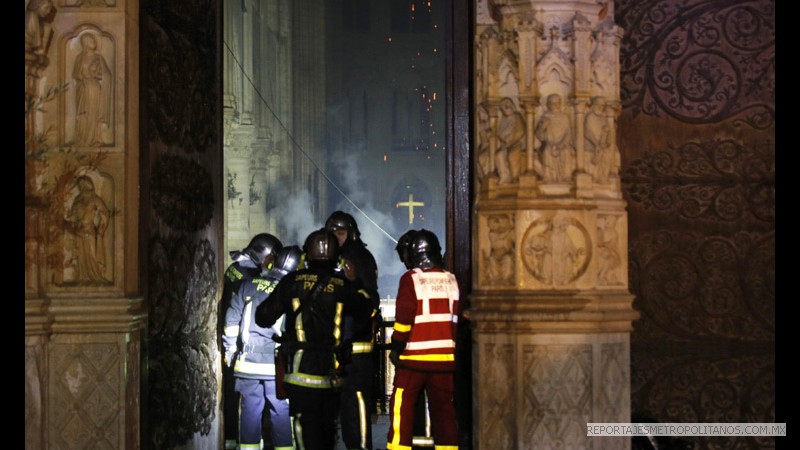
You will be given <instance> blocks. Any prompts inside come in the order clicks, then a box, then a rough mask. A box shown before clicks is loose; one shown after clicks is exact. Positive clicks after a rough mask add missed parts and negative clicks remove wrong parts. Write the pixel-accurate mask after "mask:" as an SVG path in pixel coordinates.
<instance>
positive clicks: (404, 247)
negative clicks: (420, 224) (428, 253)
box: [394, 230, 417, 269]
mask: <svg viewBox="0 0 800 450" xmlns="http://www.w3.org/2000/svg"><path fill="white" fill-rule="evenodd" d="M416 232H417V230H408V231H406V232H405V234H403V235H402V236H400V239H398V240H397V246H395V248H394V249H395V250H397V256H399V257H400V261H402V262H403V264H405V266H406V269H411V268H412V267H414V263H413V262H412V261H411V254H410V250H411V238H413V237H414V234H415V233H416Z"/></svg>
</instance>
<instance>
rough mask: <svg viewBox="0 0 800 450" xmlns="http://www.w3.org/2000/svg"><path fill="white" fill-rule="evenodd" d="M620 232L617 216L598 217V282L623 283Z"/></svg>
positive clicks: (606, 283) (603, 283)
mask: <svg viewBox="0 0 800 450" xmlns="http://www.w3.org/2000/svg"><path fill="white" fill-rule="evenodd" d="M620 250H621V249H620V247H619V232H618V231H617V216H615V215H611V214H607V215H600V216H598V217H597V282H598V283H599V284H601V285H609V284H623V280H622V276H621V272H620V269H621V268H622V257H621V256H620Z"/></svg>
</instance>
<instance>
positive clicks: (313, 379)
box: [283, 373, 344, 389]
mask: <svg viewBox="0 0 800 450" xmlns="http://www.w3.org/2000/svg"><path fill="white" fill-rule="evenodd" d="M283 381H284V382H285V383H289V384H294V385H296V386H304V387H309V388H319V389H327V388H332V387H334V388H336V387H341V386H342V382H343V381H344V380H342V379H341V378H339V379H337V380H336V381H333V380H331V379H330V378H329V377H327V376H323V375H310V374H307V373H287V374H286V376H285V377H284V378H283Z"/></svg>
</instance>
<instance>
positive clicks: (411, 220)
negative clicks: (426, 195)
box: [395, 193, 425, 225]
mask: <svg viewBox="0 0 800 450" xmlns="http://www.w3.org/2000/svg"><path fill="white" fill-rule="evenodd" d="M401 206H407V207H408V224H409V225H411V224H413V223H414V207H415V206H425V203H422V202H415V201H414V194H412V193H409V194H408V201H407V202H397V205H396V206H395V208H399V207H401Z"/></svg>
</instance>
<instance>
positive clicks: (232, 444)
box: [225, 439, 237, 450]
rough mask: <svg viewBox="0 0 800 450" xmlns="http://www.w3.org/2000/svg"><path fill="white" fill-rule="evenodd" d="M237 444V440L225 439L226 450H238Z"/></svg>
mask: <svg viewBox="0 0 800 450" xmlns="http://www.w3.org/2000/svg"><path fill="white" fill-rule="evenodd" d="M236 444H237V442H236V440H235V439H225V450H236Z"/></svg>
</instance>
